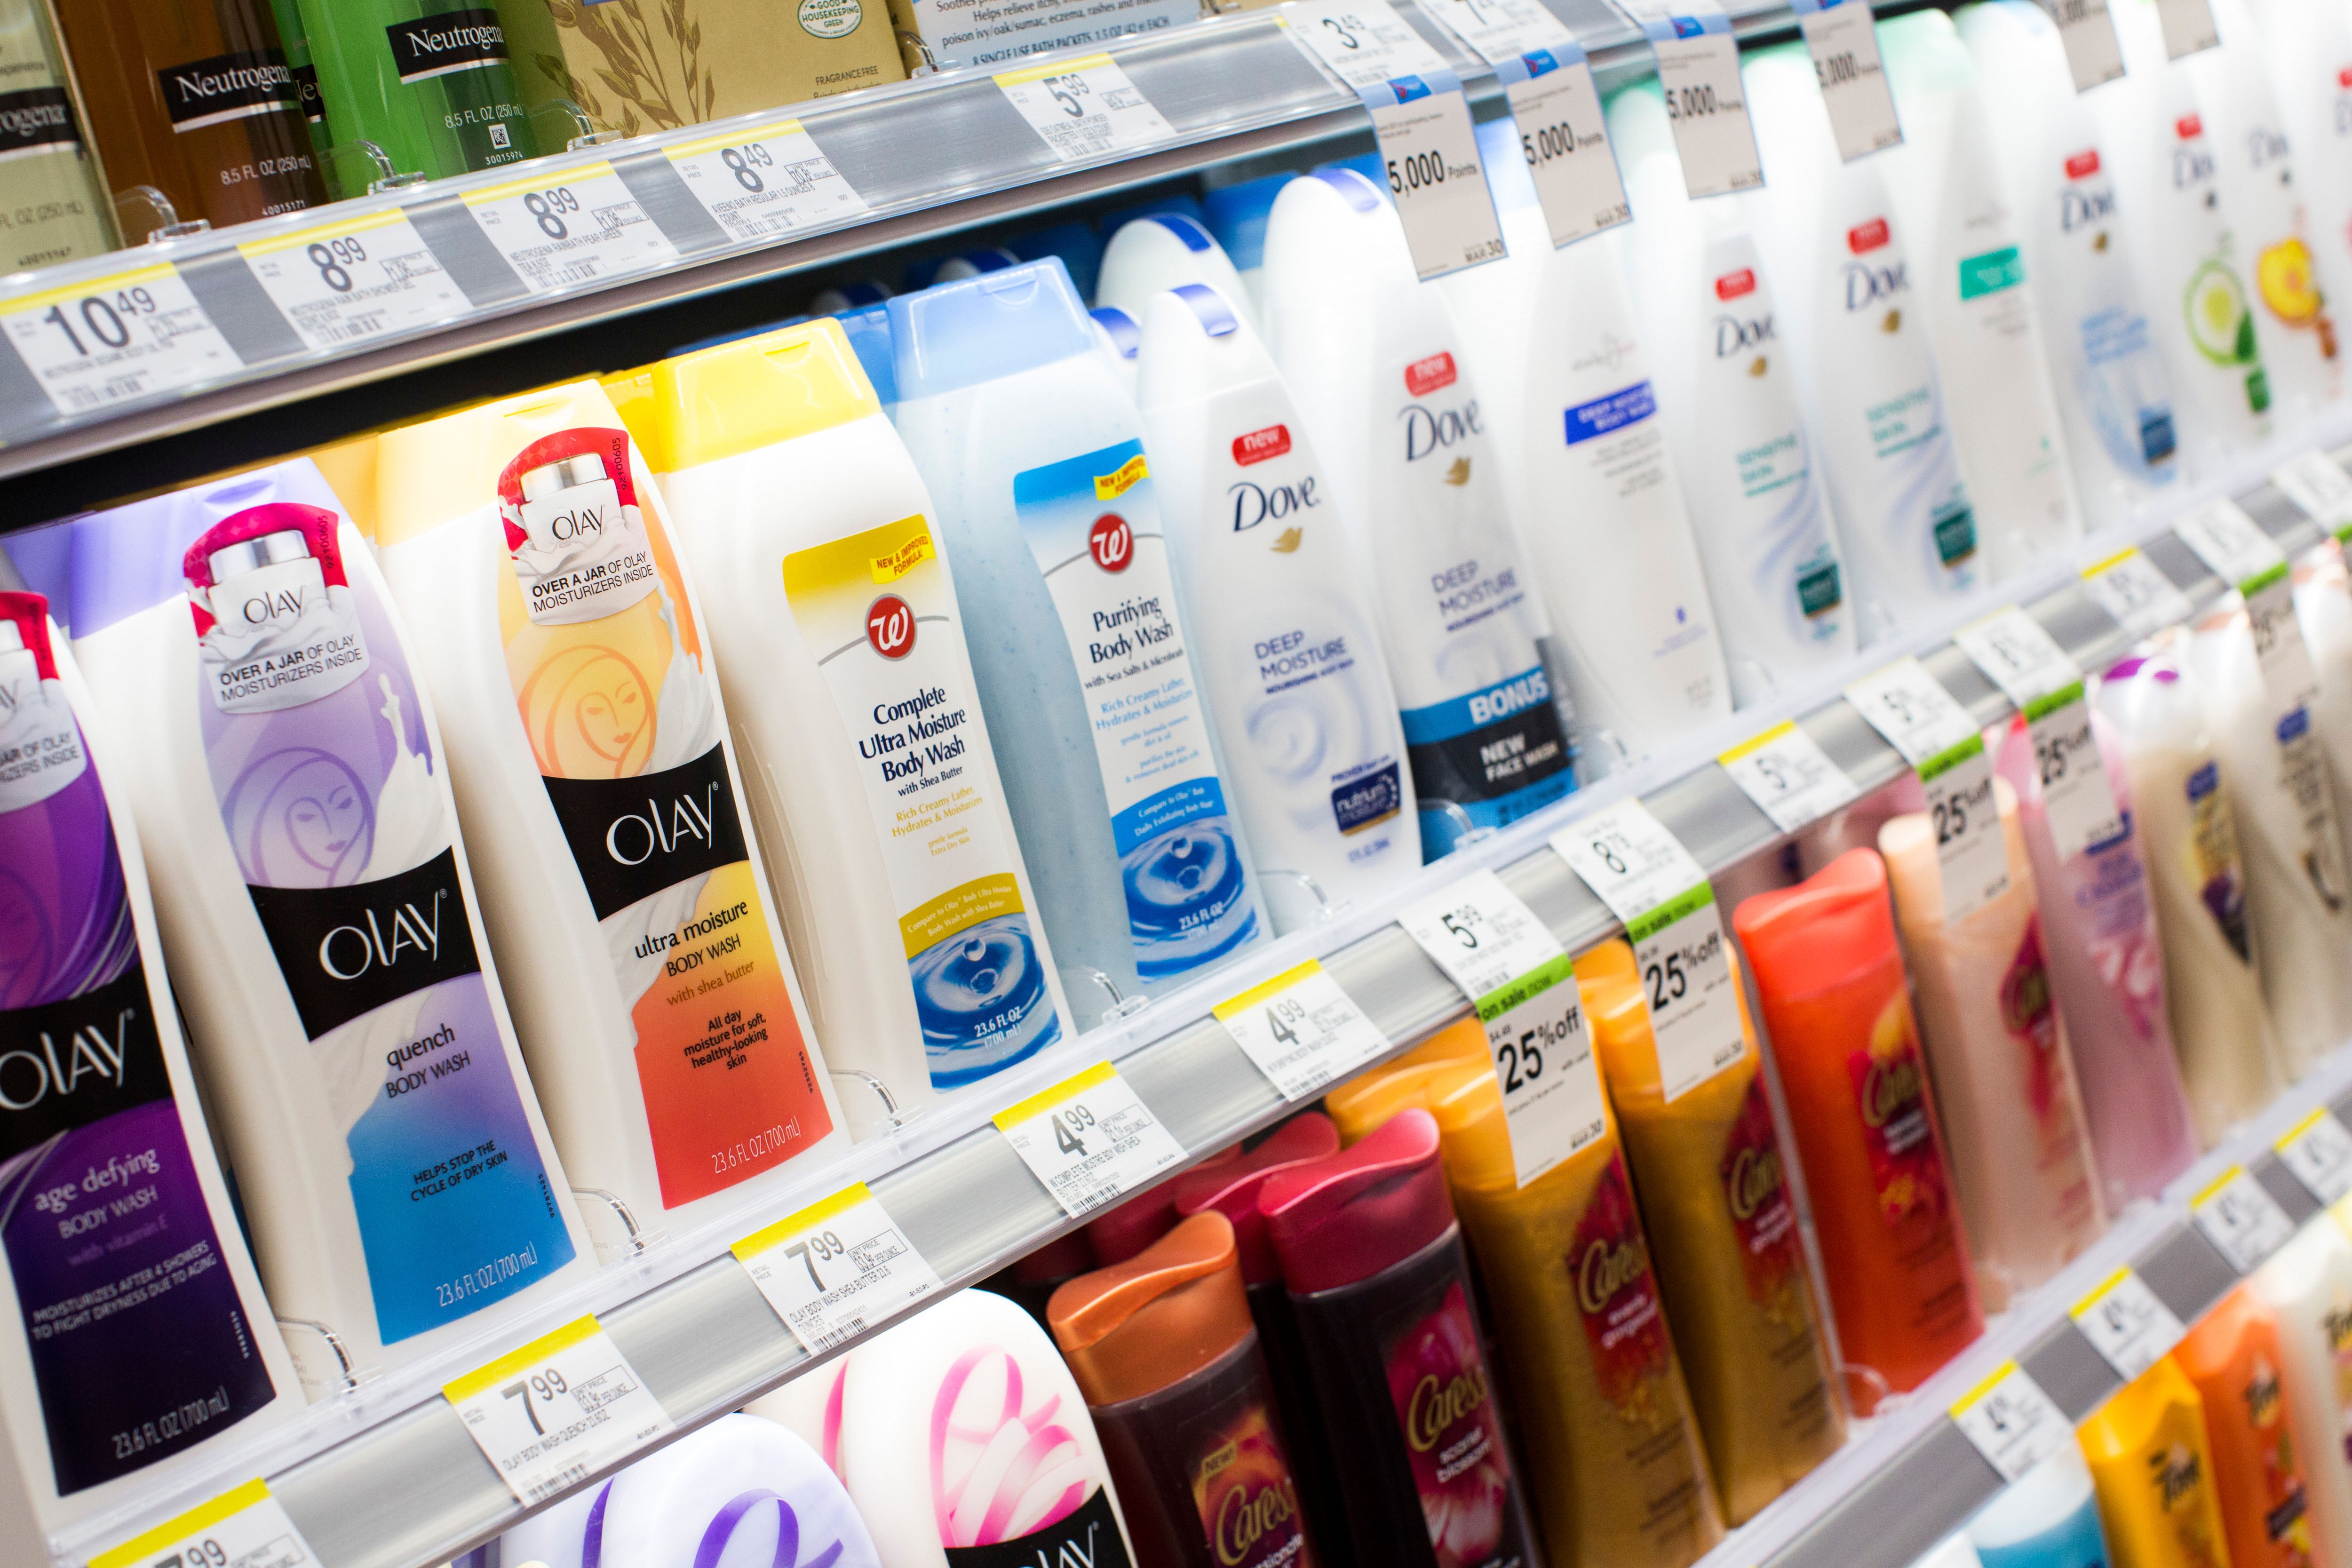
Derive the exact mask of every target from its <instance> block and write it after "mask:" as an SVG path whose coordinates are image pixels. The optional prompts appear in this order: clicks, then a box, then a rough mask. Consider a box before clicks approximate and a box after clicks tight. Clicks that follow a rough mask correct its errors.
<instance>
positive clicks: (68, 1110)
mask: <svg viewBox="0 0 2352 1568" xmlns="http://www.w3.org/2000/svg"><path fill="white" fill-rule="evenodd" d="M171 1098H172V1077H171V1074H170V1072H169V1071H168V1070H167V1069H166V1068H164V1066H163V1041H162V1039H160V1038H159V1037H157V1035H156V1033H155V1013H154V1009H153V1007H152V1005H150V1003H149V1001H148V997H147V972H146V970H145V968H144V967H143V966H142V965H141V964H140V963H139V961H138V959H137V957H136V956H135V955H134V956H133V958H132V959H131V967H130V968H128V969H126V970H124V971H123V972H122V973H121V974H119V975H117V976H116V977H115V978H114V979H112V980H110V981H108V982H107V983H106V984H103V985H101V986H100V987H98V988H97V989H96V990H94V991H85V992H83V993H82V994H80V995H79V996H69V997H68V998H67V999H66V1000H64V1001H62V1002H47V1003H43V1004H42V1005H39V1006H37V1007H18V1008H16V1009H14V1010H12V1011H9V1012H5V1013H0V1161H5V1160H8V1159H11V1158H14V1157H15V1156H16V1155H18V1154H21V1153H23V1152H25V1151H26V1150H27V1149H31V1148H34V1147H36V1146H37V1145H39V1144H42V1143H46V1142H48V1141H49V1140H50V1139H52V1138H54V1137H56V1136H57V1135H58V1133H60V1132H70V1131H73V1130H74V1129H76V1128H78V1127H87V1126H89V1125H90V1123H92V1122H94V1121H104V1120H105V1119H106V1118H107V1117H110V1116H112V1115H114V1114H115V1113H116V1112H118V1111H122V1110H131V1108H132V1107H134V1106H140V1105H146V1104H149V1103H151V1102H152V1101H154V1100H169V1099H171Z"/></svg>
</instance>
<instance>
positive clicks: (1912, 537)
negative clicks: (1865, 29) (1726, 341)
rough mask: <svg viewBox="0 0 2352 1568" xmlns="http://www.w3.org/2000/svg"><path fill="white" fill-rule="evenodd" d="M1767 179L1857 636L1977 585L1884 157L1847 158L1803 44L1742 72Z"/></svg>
mask: <svg viewBox="0 0 2352 1568" xmlns="http://www.w3.org/2000/svg"><path fill="white" fill-rule="evenodd" d="M1743 79H1744V80H1745V81H1746V83H1747V84H1748V101H1749V106H1750V108H1751V109H1752V110H1753V111H1754V114H1755V124H1756V140H1757V145H1758V147H1759V149H1760V150H1761V151H1762V153H1763V154H1764V164H1765V168H1766V170H1767V178H1768V179H1769V182H1770V184H1769V187H1768V189H1767V190H1766V192H1765V193H1764V195H1762V196H1760V197H1759V198H1758V199H1759V212H1760V214H1763V215H1769V216H1759V221H1758V224H1757V228H1756V232H1757V239H1758V246H1759V249H1761V250H1762V251H1763V253H1764V261H1765V265H1766V266H1767V267H1769V268H1770V269H1771V272H1772V276H1773V277H1775V278H1778V279H1797V280H1799V282H1798V283H1797V284H1796V285H1795V286H1794V288H1793V289H1792V291H1790V292H1787V293H1784V294H1783V295H1782V297H1781V299H1780V307H1781V310H1782V311H1783V312H1784V314H1785V315H1786V317H1787V322H1786V328H1787V330H1786V331H1783V333H1782V339H1783V341H1784V342H1788V343H1789V344H1790V348H1791V350H1792V351H1793V353H1794V354H1795V358H1796V364H1797V373H1798V385H1799V387H1800V391H1801V399H1802V401H1803V403H1804V405H1805V406H1806V408H1807V410H1808V412H1809V413H1810V414H1811V425H1812V427H1813V429H1814V431H1815V432H1816V433H1817V434H1818V435H1819V436H1820V437H1821V448H1822V461H1823V466H1824V468H1827V470H1828V473H1829V481H1830V495H1831V498H1832V500H1833V501H1834V502H1835V504H1836V507H1837V516H1838V542H1839V543H1840V544H1841V545H1843V552H1844V559H1845V563H1846V567H1847V569H1848V571H1849V573H1850V574H1851V577H1852V588H1853V597H1854V601H1855V605H1856V606H1857V609H1858V612H1859V630H1860V633H1861V637H1862V641H1863V643H1864V645H1865V646H1867V645H1868V644H1871V643H1873V642H1878V641H1883V640H1884V639H1885V638H1887V637H1891V636H1894V635H1895V634H1896V633H1897V632H1899V631H1900V630H1901V629H1902V628H1903V626H1904V624H1905V621H1906V618H1907V617H1910V616H1915V615H1916V614H1918V613H1919V612H1921V611H1923V610H1929V609H1932V608H1934V607H1935V606H1937V605H1941V604H1944V603H1947V602H1948V601H1949V600H1951V599H1953V598H1956V597H1958V596H1959V595H1965V594H1969V593H1971V592H1973V591H1974V590H1975V589H1977V588H1978V587H1979V586H1981V585H1982V584H1984V582H1985V581H1986V573H1985V560H1984V555H1983V553H1982V552H1981V551H1980V549H1979V543H1980V541H1979V534H1978V521H1977V516H1976V511H1975V509H1974V507H1973V506H1972V505H1971V504H1970V500H1969V488H1968V485H1967V483H1966V482H1965V480H1964V479H1962V477H1961V468H1960V455H1959V449H1958V446H1957V445H1956V444H1955V442H1954V440H1953V437H1952V427H1951V418H1950V413H1949V410H1948V406H1947V404H1946V398H1945V391H1944V385H1943V382H1942V380H1941V378H1940V377H1939V376H1938V375H1937V367H1936V358H1935V353H1934V351H1933V349H1932V348H1931V347H1930V345H1929V343H1928V339H1927V310H1926V307H1927V299H1926V296H1925V294H1924V293H1923V292H1922V291H1921V290H1919V289H1917V288H1916V287H1915V286H1914V285H1915V281H1916V279H1915V271H1914V268H1915V263H1914V261H1913V259H1912V258H1911V256H1910V254H1909V251H1908V249H1907V247H1906V236H1905V235H1904V233H1903V231H1902V228H1901V226H1900V224H1899V222H1898V220H1897V218H1896V216H1895V209H1894V205H1893V204H1892V203H1891V202H1890V201H1889V199H1888V197H1887V195H1886V187H1885V184H1884V182H1883V181H1882V179H1881V178H1880V174H1879V171H1878V168H1877V163H1878V160H1876V159H1870V158H1865V159H1864V160H1862V161H1861V162H1860V163H1842V162H1841V161H1840V160H1839V158H1838V154H1837V149H1836V147H1835V145H1834V144H1833V143H1832V140H1831V137H1830V129H1829V121H1828V119H1827V117H1826V116H1825V115H1824V114H1823V113H1822V107H1821V89H1820V87H1819V85H1818V83H1817V81H1816V79H1815V77H1814V74H1813V68H1812V64H1811V61H1810V60H1809V59H1807V58H1805V54H1804V51H1803V49H1802V47H1796V48H1794V49H1793V50H1783V49H1770V50H1766V51H1765V52H1764V53H1763V54H1761V55H1759V56H1757V57H1755V58H1752V59H1750V60H1749V61H1748V64H1747V65H1746V67H1745V68H1744V70H1743Z"/></svg>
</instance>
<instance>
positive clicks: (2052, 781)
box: [1952, 605, 2124, 861]
mask: <svg viewBox="0 0 2352 1568" xmlns="http://www.w3.org/2000/svg"><path fill="white" fill-rule="evenodd" d="M1952 640H1953V641H1954V642H1956V643H1958V644H1959V645H1960V650H1961V651H1962V652H1963V653H1966V654H1967V655H1968V656H1969V658H1971V659H1973V660H1975V661H1976V667H1977V668H1979V669H1980V670H1983V671H1984V673H1985V676H1986V679H1990V681H1991V682H1992V683H1993V684H1994V685H1995V686H1998V687H2000V689H2001V691H2002V693H2003V694H2004V695H2006V696H2007V697H2008V698H2009V700H2011V702H2013V703H2015V704H2016V705H2017V708H2018V710H2019V711H2020V712H2021V713H2023V714H2024V715H2025V727H2026V733H2027V735H2028V737H2029V738H2030V739H2031V740H2032V742H2033V759H2034V763H2035V764H2036V767H2037V768H2038V770H2039V772H2040V773H2041V775H2042V808H2043V810H2044V811H2045V812H2046V813H2047V814H2048V820H2049V823H2050V837H2051V842H2052V844H2053V846H2054V847H2056V849H2057V852H2058V858H2059V859H2060V860H2061V861H2063V860H2065V859H2067V858H2070V857H2072V856H2074V855H2078V854H2080V853H2082V852H2083V851H2084V850H2085V849H2087V848H2089V847H2091V846H2092V845H2094V844H2104V843H2105V842H2106V841H2107V840H2108V839H2110V838H2113V837H2115V836H2116V834H2118V833H2121V832H2122V831H2123V827H2124V819H2123V816H2122V814H2121V812H2119V811H2118V810H2117V809H2116V795H2115V791H2114V789H2113V788H2112V787H2111V786H2110V785H2109V784H2108V782H2107V774H2106V769H2105V765H2104V764H2102V763H2101V762H2100V761H2099V747H2098V742H2097V740H2096V738H2095V736H2094V735H2093V734H2092V732H2091V708H2090V703H2089V702H2088V700H2086V698H2085V696H2084V687H2083V672H2082V671H2081V670H2080V669H2077V668H2075V666H2074V660H2073V659H2072V658H2068V657H2067V654H2066V650H2065V649H2064V648H2062V647H2059V646H2058V644H2057V642H2056V640H2055V639H2053V637H2051V636H2050V634H2049V633H2048V632H2046V631H2043V630H2042V623H2041V622H2039V621H2037V620H2035V619H2034V618H2033V617H2032V616H2029V615H2027V614H2026V613H2025V612H2024V611H2023V610H2021V609H2019V608H2018V607H2017V606H2016V605H2011V606H2009V608H2007V609H2005V610H2001V611H2000V612H1998V613H1997V614H1994V615H1990V616H1986V617H1985V618H1984V619H1983V620H1981V621H1978V622H1977V623H1975V624H1974V625H1972V626H1962V627H1961V628H1960V629H1959V630H1958V631H1957V632H1955V633H1953V634H1952Z"/></svg>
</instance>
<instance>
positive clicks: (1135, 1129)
mask: <svg viewBox="0 0 2352 1568" xmlns="http://www.w3.org/2000/svg"><path fill="white" fill-rule="evenodd" d="M996 1126H997V1131H1001V1132H1003V1134H1004V1136H1005V1138H1006V1139H1007V1141H1009V1142H1011V1143H1012V1145H1013V1152H1015V1153H1017V1154H1019V1155H1020V1156H1021V1158H1022V1161H1023V1162H1024V1163H1025V1164H1027V1165H1028V1167H1029V1169H1030V1170H1031V1171H1032V1172H1034V1173H1035V1174H1036V1177H1037V1179H1038V1180H1039V1181H1041V1182H1043V1183H1045V1190H1046V1191H1047V1192H1049V1193H1051V1194H1054V1201H1055V1203H1057V1204H1059V1205H1062V1212H1063V1213H1064V1214H1066V1215H1069V1216H1070V1217H1071V1218H1072V1219H1079V1218H1082V1217H1084V1216H1085V1215H1089V1214H1092V1213H1093V1212H1094V1211H1095V1210H1097V1209H1098V1208H1100V1207H1102V1206H1103V1205H1105V1204H1108V1203H1109V1202H1111V1201H1112V1200H1114V1199H1116V1198H1118V1197H1120V1196H1122V1195H1123V1194H1128V1193H1130V1192H1133V1191H1134V1190H1135V1189H1136V1188H1138V1187H1140V1186H1144V1185H1147V1184H1150V1181H1151V1179H1152V1178H1153V1177H1154V1176H1156V1175H1158V1174H1159V1173H1160V1172H1162V1171H1167V1170H1172V1169H1174V1168H1175V1167H1176V1166H1178V1165H1181V1164H1182V1163H1184V1146H1183V1145H1182V1144H1181V1143H1179V1142H1176V1140H1175V1139H1174V1138H1172V1137H1171V1136H1170V1135H1169V1132H1168V1129H1166V1128H1165V1127H1162V1126H1160V1121H1159V1119H1158V1118H1157V1117H1155V1116H1153V1115H1152V1114H1151V1109H1150V1107H1149V1106H1147V1105H1145V1104H1144V1103H1143V1101H1142V1100H1141V1099H1140V1098H1139V1097H1138V1096H1137V1094H1136V1092H1135V1089H1134V1086H1133V1085H1131V1084H1129V1082H1128V1081H1127V1079H1123V1078H1121V1077H1119V1076H1118V1069H1117V1068H1113V1067H1112V1066H1111V1065H1110V1063H1108V1062H1097V1063H1096V1064H1095V1065H1094V1066H1093V1067H1090V1068H1087V1070H1086V1071H1084V1072H1082V1073H1080V1074H1078V1075H1077V1077H1076V1078H1071V1079H1063V1080H1062V1081H1061V1082H1060V1083H1057V1084H1055V1086H1054V1087H1053V1088H1051V1089H1045V1090H1043V1091H1041V1092H1039V1093H1036V1094H1033V1095H1031V1096H1030V1097H1029V1098H1028V1099H1026V1100H1023V1101H1022V1102H1021V1103H1020V1104H1018V1105H1015V1106H1012V1107H1009V1108H1008V1109H1006V1110H1001V1111H999V1112H997V1115H996Z"/></svg>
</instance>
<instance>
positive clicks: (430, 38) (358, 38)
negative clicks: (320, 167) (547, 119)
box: [297, 0, 539, 195]
mask: <svg viewBox="0 0 2352 1568" xmlns="http://www.w3.org/2000/svg"><path fill="white" fill-rule="evenodd" d="M297 4H298V5H299V6H300V9H301V14H302V20H303V22H304V24H305V26H306V31H307V33H308V35H309V37H308V42H309V45H310V56H311V58H312V60H313V62H314V63H315V66H316V68H317V70H318V74H319V88H320V92H321V94H322V95H323V97H324V98H325V100H326V102H327V103H328V104H329V105H331V108H332V119H331V125H332V128H333V131H332V133H333V136H334V138H335V139H336V140H337V141H338V142H341V143H343V144H344V145H346V146H349V145H350V144H351V143H352V142H356V141H360V140H365V141H367V142H373V143H374V144H375V146H376V147H377V148H379V149H381V150H382V152H383V155H384V157H386V158H388V159H389V160H391V163H392V169H391V171H387V172H393V173H398V174H425V175H427V176H430V177H432V178H436V179H438V178H443V177H446V176H447V175H451V174H467V173H469V172H470V171H473V170H476V169H489V168H495V167H497V166H498V165H499V164H501V163H520V162H522V160H524V159H525V158H533V157H537V156H538V155H539V147H538V144H537V142H535V140H534V139H533V137H532V135H531V128H530V118H529V116H528V112H527V110H525V108H524V106H523V100H522V94H521V91H520V89H518V88H517V87H516V85H515V73H514V67H513V64H512V63H511V60H510V58H509V53H508V48H507V35H506V28H505V26H504V25H503V24H502V23H501V22H500V21H499V13H498V12H497V11H496V10H495V9H493V8H492V7H491V6H489V5H466V4H462V3H459V0H323V3H322V0H297ZM371 166H373V160H372V159H371V160H365V161H363V162H362V161H352V160H350V159H349V158H348V155H346V158H345V160H344V161H343V162H341V163H339V164H338V170H339V172H340V173H342V174H344V175H345V176H346V178H347V179H349V178H351V177H352V175H353V171H355V170H359V171H364V170H366V169H368V168H370V167H371ZM344 194H346V195H359V194H360V193H359V192H358V191H348V192H346V193H344Z"/></svg>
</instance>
